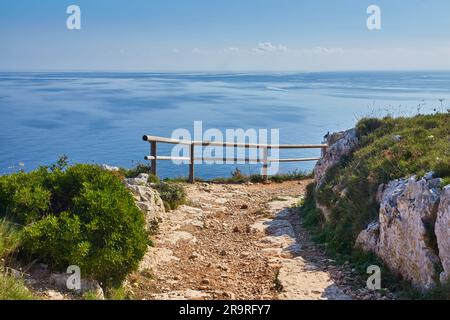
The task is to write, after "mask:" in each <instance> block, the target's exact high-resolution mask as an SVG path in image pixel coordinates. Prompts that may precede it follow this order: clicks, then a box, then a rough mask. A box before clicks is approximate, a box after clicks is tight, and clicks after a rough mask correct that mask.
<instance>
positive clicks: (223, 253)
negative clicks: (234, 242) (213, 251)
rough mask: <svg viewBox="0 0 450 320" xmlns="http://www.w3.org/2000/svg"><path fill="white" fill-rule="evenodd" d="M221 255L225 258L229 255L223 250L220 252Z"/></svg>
mask: <svg viewBox="0 0 450 320" xmlns="http://www.w3.org/2000/svg"><path fill="white" fill-rule="evenodd" d="M219 254H220V255H221V256H222V257H224V256H226V255H227V252H226V251H225V250H221V251H220V252H219Z"/></svg>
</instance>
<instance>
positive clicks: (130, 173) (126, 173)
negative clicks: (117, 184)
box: [119, 163, 151, 178]
mask: <svg viewBox="0 0 450 320" xmlns="http://www.w3.org/2000/svg"><path fill="white" fill-rule="evenodd" d="M150 170H151V167H150V166H149V165H146V164H142V163H138V164H137V165H136V166H134V167H133V168H131V169H124V168H120V169H119V172H120V174H121V175H122V176H123V177H125V178H136V177H137V176H138V175H139V174H141V173H149V172H150Z"/></svg>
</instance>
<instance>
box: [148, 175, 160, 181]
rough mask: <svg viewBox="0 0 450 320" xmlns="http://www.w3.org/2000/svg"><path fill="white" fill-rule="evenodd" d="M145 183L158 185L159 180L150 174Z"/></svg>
mask: <svg viewBox="0 0 450 320" xmlns="http://www.w3.org/2000/svg"><path fill="white" fill-rule="evenodd" d="M147 182H148V183H160V182H161V180H159V178H158V177H157V176H155V175H154V174H152V173H150V174H149V175H148V179H147Z"/></svg>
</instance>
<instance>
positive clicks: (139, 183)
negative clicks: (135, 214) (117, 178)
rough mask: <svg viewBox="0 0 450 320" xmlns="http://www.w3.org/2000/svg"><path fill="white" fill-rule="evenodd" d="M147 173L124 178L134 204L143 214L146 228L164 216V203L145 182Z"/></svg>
mask: <svg viewBox="0 0 450 320" xmlns="http://www.w3.org/2000/svg"><path fill="white" fill-rule="evenodd" d="M147 180H148V174H145V173H141V174H139V175H138V176H137V177H136V178H130V179H125V180H124V184H125V186H126V187H127V188H128V189H129V190H130V191H131V193H132V194H133V197H134V200H135V202H136V205H137V206H138V207H139V209H141V211H142V212H143V213H144V215H145V221H146V227H147V229H150V228H152V227H153V226H154V225H155V224H158V223H159V222H161V220H162V219H163V217H164V213H165V209H164V203H163V201H162V199H161V197H160V196H159V193H158V192H157V191H156V190H154V189H152V188H151V187H150V185H149V184H148V183H147Z"/></svg>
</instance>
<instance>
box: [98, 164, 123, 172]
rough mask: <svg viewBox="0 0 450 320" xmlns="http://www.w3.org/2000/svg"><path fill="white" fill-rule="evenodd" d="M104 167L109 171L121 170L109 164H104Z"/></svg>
mask: <svg viewBox="0 0 450 320" xmlns="http://www.w3.org/2000/svg"><path fill="white" fill-rule="evenodd" d="M102 169H104V170H107V171H113V172H117V171H119V168H118V167H113V166H109V165H107V164H102Z"/></svg>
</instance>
